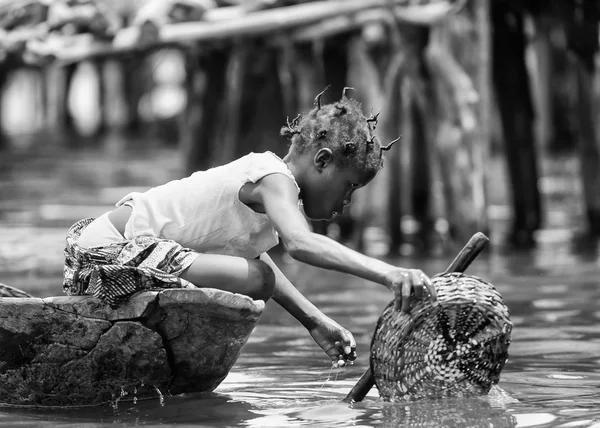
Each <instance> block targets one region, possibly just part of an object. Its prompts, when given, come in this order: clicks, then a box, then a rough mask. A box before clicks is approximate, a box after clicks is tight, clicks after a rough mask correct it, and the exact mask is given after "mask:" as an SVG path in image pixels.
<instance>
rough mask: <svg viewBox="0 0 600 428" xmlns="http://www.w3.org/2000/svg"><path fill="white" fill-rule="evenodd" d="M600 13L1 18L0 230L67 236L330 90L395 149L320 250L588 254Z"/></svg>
mask: <svg viewBox="0 0 600 428" xmlns="http://www.w3.org/2000/svg"><path fill="white" fill-rule="evenodd" d="M599 21H600V1H597V0H550V1H541V0H464V1H463V0H456V1H455V0H397V1H396V0H345V1H341V0H322V1H307V0H295V1H294V0H249V1H243V0H122V1H115V0H1V1H0V64H1V65H0V95H1V100H0V101H1V102H0V121H1V128H0V132H1V134H0V167H1V170H0V220H1V221H3V222H4V223H6V224H10V225H17V226H18V225H29V224H35V225H37V226H42V227H43V226H45V225H46V226H57V225H58V226H64V227H65V228H66V227H67V226H69V225H70V224H72V223H73V222H74V221H76V220H77V219H79V218H82V217H86V216H97V215H99V214H100V213H101V212H103V211H104V209H105V208H106V209H108V208H109V207H110V205H112V204H113V203H114V202H115V201H117V200H118V199H119V198H120V197H121V195H123V194H125V193H126V192H127V191H128V190H129V189H131V188H132V187H134V188H139V189H146V188H149V187H151V186H153V185H157V184H160V183H162V182H164V181H167V180H169V179H174V178H179V177H181V176H183V175H186V174H188V173H190V172H192V171H195V170H197V169H203V168H208V167H211V166H213V165H217V164H221V163H224V162H228V161H230V160H233V159H234V158H236V157H239V156H241V155H244V154H246V153H248V152H250V151H264V150H272V151H274V152H275V153H277V154H279V155H281V156H283V155H284V154H285V153H286V150H287V146H286V141H285V140H284V139H283V138H282V137H280V136H279V130H280V128H281V126H283V125H284V124H285V121H286V118H287V117H289V118H293V117H295V116H296V114H297V113H299V112H303V111H306V110H308V109H310V107H311V106H312V103H313V99H314V97H315V95H316V94H317V93H319V92H321V91H322V90H323V88H324V87H325V86H327V85H331V88H330V89H329V91H328V92H326V94H325V96H324V100H325V101H327V102H331V101H334V100H337V99H338V98H339V97H340V96H341V94H342V88H343V87H345V86H350V87H353V88H355V92H353V93H351V95H352V96H353V97H354V98H356V99H358V100H359V101H361V102H362V103H363V108H364V111H365V114H367V115H368V113H369V111H371V110H372V111H374V112H377V111H381V113H380V116H379V118H380V122H379V124H380V125H379V128H378V130H377V132H378V135H379V137H380V138H381V140H382V141H389V140H391V139H394V138H396V137H397V136H398V135H402V140H401V143H400V144H398V147H395V148H394V150H392V151H391V152H390V153H389V155H388V157H387V160H386V164H385V168H384V170H383V171H382V173H380V174H379V175H378V177H377V178H376V179H375V181H374V182H373V183H372V184H370V186H369V188H368V190H366V191H363V192H359V194H357V195H356V197H355V199H356V200H355V201H354V204H353V205H352V207H351V209H350V210H349V212H348V213H346V214H345V215H344V216H343V217H342V218H340V219H338V220H336V221H335V222H334V223H333V224H325V223H323V224H321V223H320V222H315V223H314V227H315V230H318V231H320V232H321V233H328V234H330V235H331V236H333V237H335V238H336V239H341V240H344V241H345V242H346V243H348V244H349V245H352V246H355V247H356V248H359V249H361V250H363V251H369V252H372V253H400V254H407V253H414V252H425V253H437V254H439V253H450V254H451V253H452V252H453V251H454V250H455V249H456V248H457V247H458V246H462V244H463V243H464V242H466V240H467V239H468V238H469V237H470V236H471V235H472V234H473V233H474V232H476V231H482V232H484V233H487V234H489V235H491V236H492V239H493V242H498V243H509V244H511V245H515V246H518V247H531V246H534V245H535V244H536V242H537V241H539V240H540V239H544V232H543V231H544V230H548V229H553V230H555V231H556V230H559V231H560V233H567V234H569V235H570V236H571V235H572V236H573V237H577V238H578V239H581V238H583V239H584V240H587V241H591V242H596V241H595V240H594V239H595V238H597V237H598V236H599V235H600V141H599V139H598V125H597V122H598V121H596V118H597V109H598V102H599V100H600V97H599V85H598V78H599V75H600V74H599V72H598V68H597V67H596V64H597V62H598V24H599Z"/></svg>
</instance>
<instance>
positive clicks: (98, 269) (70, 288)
mask: <svg viewBox="0 0 600 428" xmlns="http://www.w3.org/2000/svg"><path fill="white" fill-rule="evenodd" d="M93 220H94V219H93V218H87V219H84V220H80V221H78V222H77V223H75V224H74V225H73V226H71V228H70V229H69V231H68V233H67V240H66V247H65V251H64V253H65V266H64V279H63V291H64V292H65V293H66V294H68V295H70V296H77V295H92V296H96V297H98V298H100V299H101V300H103V301H104V302H106V303H107V304H109V305H110V306H111V307H113V308H115V307H117V306H119V304H120V303H121V302H123V301H124V300H127V299H128V298H129V297H130V296H131V295H132V294H133V293H135V292H136V291H142V290H149V289H160V288H195V286H194V285H193V284H192V283H191V282H189V281H186V280H185V279H183V278H179V275H181V273H182V272H183V271H184V270H185V269H187V268H188V267H189V266H190V265H191V264H192V262H193V261H194V260H195V259H196V257H198V253H196V252H194V251H193V250H191V249H189V248H184V247H182V246H181V245H179V244H178V243H177V242H175V241H171V240H167V239H160V238H155V237H151V236H141V237H138V238H135V239H132V240H129V241H125V242H119V243H113V244H110V245H105V246H99V247H92V248H83V247H80V246H79V245H78V244H77V240H78V239H79V236H80V235H81V232H82V231H83V229H85V227H86V226H88V225H89V224H90V223H91V222H92V221H93Z"/></svg>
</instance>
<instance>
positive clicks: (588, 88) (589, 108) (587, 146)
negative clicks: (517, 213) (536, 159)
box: [576, 36, 600, 237]
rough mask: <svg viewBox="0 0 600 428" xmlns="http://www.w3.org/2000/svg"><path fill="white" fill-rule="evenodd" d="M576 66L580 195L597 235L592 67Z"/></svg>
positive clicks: (598, 155)
mask: <svg viewBox="0 0 600 428" xmlns="http://www.w3.org/2000/svg"><path fill="white" fill-rule="evenodd" d="M596 37H597V36H596ZM576 67H577V87H578V104H577V107H578V109H577V112H578V115H577V116H578V117H579V126H580V132H581V140H580V142H579V155H580V162H581V175H582V181H583V197H584V201H585V210H586V217H587V223H588V224H587V229H588V233H589V234H590V235H592V236H595V237H597V236H600V140H599V138H598V133H597V131H596V124H595V120H596V118H597V117H598V115H597V106H596V105H595V103H594V85H593V81H594V75H593V71H594V70H593V69H591V70H590V69H589V68H588V67H586V66H585V65H584V64H583V62H582V61H577V63H576Z"/></svg>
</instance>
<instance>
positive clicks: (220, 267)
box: [180, 254, 275, 301]
mask: <svg viewBox="0 0 600 428" xmlns="http://www.w3.org/2000/svg"><path fill="white" fill-rule="evenodd" d="M180 277H181V278H183V279H186V280H188V281H190V282H191V283H192V284H194V285H195V286H197V287H201V288H203V287H212V288H218V289H220V290H225V291H230V292H232V293H239V294H245V295H246V296H249V297H252V298H253V299H255V300H264V301H267V300H268V299H269V298H270V297H271V296H272V295H273V291H274V289H275V274H274V273H273V270H272V269H271V267H270V266H269V265H267V264H266V263H265V262H263V261H261V260H255V259H245V258H243V257H234V256H223V255H219V254H200V255H199V256H198V257H197V258H196V260H194V262H193V263H192V264H191V265H190V267H188V268H187V269H186V270H184V271H183V273H182V274H181V275H180Z"/></svg>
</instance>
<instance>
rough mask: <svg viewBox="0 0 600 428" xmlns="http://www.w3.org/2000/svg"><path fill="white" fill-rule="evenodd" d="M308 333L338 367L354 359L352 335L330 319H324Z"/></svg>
mask: <svg viewBox="0 0 600 428" xmlns="http://www.w3.org/2000/svg"><path fill="white" fill-rule="evenodd" d="M309 333H310V335H311V336H312V338H313V339H314V341H315V342H317V345H319V346H320V347H321V349H323V351H325V353H326V354H327V355H328V356H329V358H330V359H331V361H333V363H334V364H335V365H337V366H338V367H343V366H345V365H346V361H348V360H350V361H354V360H355V359H356V341H355V340H354V337H353V336H352V333H350V332H349V331H348V330H346V329H345V328H344V327H342V326H341V325H339V324H338V323H336V322H335V321H334V320H332V319H331V318H328V317H324V318H323V319H322V320H321V321H319V324H318V325H317V326H316V327H315V328H313V329H312V330H310V331H309Z"/></svg>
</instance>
